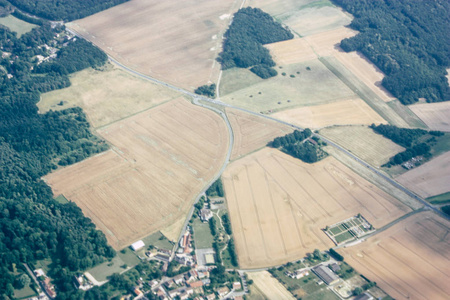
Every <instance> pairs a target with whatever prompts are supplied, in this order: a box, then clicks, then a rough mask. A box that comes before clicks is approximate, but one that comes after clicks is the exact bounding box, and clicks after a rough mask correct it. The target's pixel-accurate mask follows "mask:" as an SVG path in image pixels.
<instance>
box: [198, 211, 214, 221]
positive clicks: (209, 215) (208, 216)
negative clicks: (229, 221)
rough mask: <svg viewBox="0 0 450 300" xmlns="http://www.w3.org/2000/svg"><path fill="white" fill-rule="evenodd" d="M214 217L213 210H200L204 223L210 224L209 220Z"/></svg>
mask: <svg viewBox="0 0 450 300" xmlns="http://www.w3.org/2000/svg"><path fill="white" fill-rule="evenodd" d="M212 217H213V213H212V211H211V210H209V209H207V208H202V209H201V210H200V220H202V221H203V222H208V221H209V219H211V218H212Z"/></svg>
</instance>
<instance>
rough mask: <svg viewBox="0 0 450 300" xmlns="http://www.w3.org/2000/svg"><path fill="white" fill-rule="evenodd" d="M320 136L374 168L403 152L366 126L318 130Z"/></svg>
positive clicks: (399, 147)
mask: <svg viewBox="0 0 450 300" xmlns="http://www.w3.org/2000/svg"><path fill="white" fill-rule="evenodd" d="M320 134H322V135H323V136H325V137H326V138H328V139H330V140H332V141H333V142H335V143H337V144H339V145H341V146H342V147H344V148H345V149H347V150H349V151H350V152H352V153H353V154H354V155H356V156H358V157H359V158H361V159H362V160H364V161H366V162H368V163H369V164H371V165H372V166H376V167H379V166H381V165H383V164H385V163H386V162H388V161H389V158H391V157H392V156H394V155H395V154H397V153H399V152H401V151H404V150H405V148H403V147H401V146H399V145H397V144H396V143H394V142H392V141H391V140H389V139H387V138H385V137H383V136H382V135H381V134H376V133H375V132H374V131H373V130H372V129H371V128H369V127H366V126H334V127H329V128H324V129H322V130H320Z"/></svg>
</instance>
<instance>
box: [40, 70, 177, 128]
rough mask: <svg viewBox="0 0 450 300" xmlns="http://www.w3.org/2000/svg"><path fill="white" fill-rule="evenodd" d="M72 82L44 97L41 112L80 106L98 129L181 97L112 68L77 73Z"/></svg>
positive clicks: (72, 76)
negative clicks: (66, 86)
mask: <svg viewBox="0 0 450 300" xmlns="http://www.w3.org/2000/svg"><path fill="white" fill-rule="evenodd" d="M70 82H71V86H70V87H68V88H65V89H61V90H56V91H52V92H49V93H45V94H42V95H41V101H39V103H38V107H39V112H41V113H45V112H47V111H48V110H50V109H51V110H60V109H66V108H68V107H74V106H79V107H81V108H83V110H84V112H85V113H86V114H87V116H88V118H89V122H90V123H91V125H92V126H93V127H94V128H97V127H100V126H104V125H107V124H110V123H112V122H114V121H117V120H120V119H122V118H124V117H127V116H130V115H132V114H135V113H138V112H141V111H143V110H145V109H148V108H150V107H153V106H156V105H158V104H160V103H162V102H165V101H168V100H171V99H174V98H176V97H178V96H179V95H180V94H179V93H176V92H174V91H172V90H169V89H167V88H163V87H161V86H159V85H156V84H154V83H151V82H149V81H147V80H144V79H140V78H138V77H136V76H132V75H130V74H128V73H126V72H124V71H122V70H121V69H118V68H116V67H114V66H113V65H111V64H108V65H107V67H106V68H105V69H104V70H103V71H96V70H93V69H86V70H83V71H81V72H77V73H75V74H73V75H71V77H70ZM61 101H62V103H61ZM61 104H62V105H61Z"/></svg>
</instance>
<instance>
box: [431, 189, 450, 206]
mask: <svg viewBox="0 0 450 300" xmlns="http://www.w3.org/2000/svg"><path fill="white" fill-rule="evenodd" d="M426 200H427V201H428V202H430V203H431V204H447V203H450V192H448V193H444V194H440V195H436V196H433V197H429V198H427V199H426Z"/></svg>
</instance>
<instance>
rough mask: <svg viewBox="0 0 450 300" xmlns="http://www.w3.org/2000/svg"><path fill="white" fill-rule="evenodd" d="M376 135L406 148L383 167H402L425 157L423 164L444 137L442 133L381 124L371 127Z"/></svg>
mask: <svg viewBox="0 0 450 300" xmlns="http://www.w3.org/2000/svg"><path fill="white" fill-rule="evenodd" d="M370 127H371V128H372V129H373V130H374V131H375V132H376V133H378V134H381V135H383V136H384V137H385V138H388V139H390V140H391V141H393V142H394V143H396V144H398V145H400V146H402V147H405V148H406V150H405V151H403V152H400V153H398V154H396V155H394V156H393V157H391V158H390V159H389V162H388V163H387V164H385V165H383V166H386V167H390V166H393V165H400V164H403V163H404V162H407V161H409V160H410V159H412V158H414V157H417V156H423V160H422V162H421V163H423V162H424V161H426V160H427V159H430V158H431V156H432V154H431V150H432V147H433V146H434V145H436V143H437V140H438V139H439V138H440V137H442V136H443V135H444V133H443V132H441V131H426V130H423V129H409V128H399V127H396V126H392V125H384V124H380V125H378V126H375V125H374V124H372V125H371V126H370Z"/></svg>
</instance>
